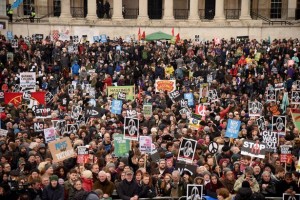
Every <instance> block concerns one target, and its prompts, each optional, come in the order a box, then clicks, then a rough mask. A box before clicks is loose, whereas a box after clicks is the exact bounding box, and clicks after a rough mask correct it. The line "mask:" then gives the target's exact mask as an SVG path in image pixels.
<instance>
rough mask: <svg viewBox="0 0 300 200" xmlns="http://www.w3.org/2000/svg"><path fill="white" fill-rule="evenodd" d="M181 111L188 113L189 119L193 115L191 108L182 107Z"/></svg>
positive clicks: (181, 112)
mask: <svg viewBox="0 0 300 200" xmlns="http://www.w3.org/2000/svg"><path fill="white" fill-rule="evenodd" d="M179 113H180V114H181V115H183V114H186V116H187V118H188V119H189V118H190V117H191V114H192V111H191V110H190V109H189V108H182V109H180V110H179Z"/></svg>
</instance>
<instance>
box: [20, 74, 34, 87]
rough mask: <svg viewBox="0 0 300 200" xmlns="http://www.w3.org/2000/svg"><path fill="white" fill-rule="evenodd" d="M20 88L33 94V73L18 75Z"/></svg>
mask: <svg viewBox="0 0 300 200" xmlns="http://www.w3.org/2000/svg"><path fill="white" fill-rule="evenodd" d="M20 87H21V88H22V89H23V90H24V89H26V90H28V89H29V91H31V92H35V87H36V74H35V72H21V73H20Z"/></svg>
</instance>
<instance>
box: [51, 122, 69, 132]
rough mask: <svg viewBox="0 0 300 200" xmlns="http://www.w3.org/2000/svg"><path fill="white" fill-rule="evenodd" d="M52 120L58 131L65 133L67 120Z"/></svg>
mask: <svg viewBox="0 0 300 200" xmlns="http://www.w3.org/2000/svg"><path fill="white" fill-rule="evenodd" d="M51 122H52V125H53V128H54V129H55V130H56V132H57V133H64V132H65V131H66V121H65V120H51Z"/></svg>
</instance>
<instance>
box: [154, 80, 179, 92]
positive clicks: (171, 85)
mask: <svg viewBox="0 0 300 200" xmlns="http://www.w3.org/2000/svg"><path fill="white" fill-rule="evenodd" d="M175 90H176V81H175V80H155V92H164V91H167V92H173V91H175Z"/></svg>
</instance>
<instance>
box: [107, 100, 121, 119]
mask: <svg viewBox="0 0 300 200" xmlns="http://www.w3.org/2000/svg"><path fill="white" fill-rule="evenodd" d="M122 108H123V103H122V100H115V99H114V100H113V101H112V103H111V108H110V112H111V113H114V114H116V115H120V114H121V113H122Z"/></svg>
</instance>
